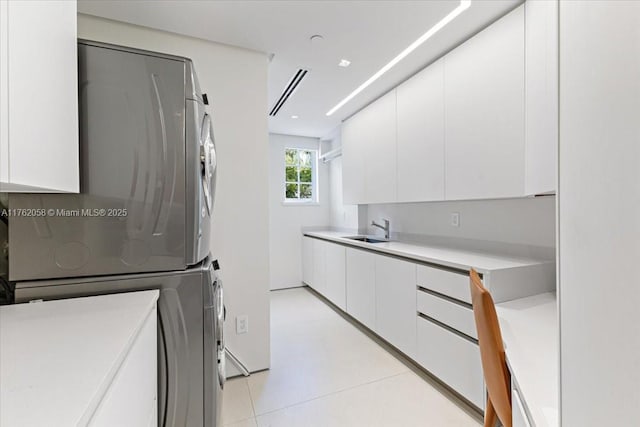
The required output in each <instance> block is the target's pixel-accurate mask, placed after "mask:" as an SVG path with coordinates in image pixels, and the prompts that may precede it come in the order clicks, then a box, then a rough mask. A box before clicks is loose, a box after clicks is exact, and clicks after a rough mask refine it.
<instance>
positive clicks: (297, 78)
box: [269, 68, 309, 117]
mask: <svg viewBox="0 0 640 427" xmlns="http://www.w3.org/2000/svg"><path fill="white" fill-rule="evenodd" d="M307 72H309V70H305V69H302V68H300V69H298V71H297V72H296V74H295V75H294V76H293V77H292V78H291V80H289V83H288V84H287V86H286V87H285V88H284V90H283V91H282V94H281V95H280V98H278V101H277V102H276V104H275V105H274V106H273V108H272V109H271V112H270V113H269V115H270V116H272V117H273V116H275V115H276V114H278V111H280V109H281V108H282V106H283V105H284V103H285V102H287V99H289V97H290V96H291V95H293V93H294V92H295V91H296V89H298V86H299V85H300V82H301V81H302V79H304V76H306V75H307Z"/></svg>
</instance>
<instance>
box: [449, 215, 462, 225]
mask: <svg viewBox="0 0 640 427" xmlns="http://www.w3.org/2000/svg"><path fill="white" fill-rule="evenodd" d="M451 226H452V227H460V213H459V212H452V213H451Z"/></svg>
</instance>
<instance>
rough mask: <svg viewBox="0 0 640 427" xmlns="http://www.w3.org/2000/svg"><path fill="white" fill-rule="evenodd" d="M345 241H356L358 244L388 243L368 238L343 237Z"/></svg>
mask: <svg viewBox="0 0 640 427" xmlns="http://www.w3.org/2000/svg"><path fill="white" fill-rule="evenodd" d="M345 239H349V240H357V241H358V242H365V243H387V242H388V240H384V239H376V238H373V237H368V236H352V237H345Z"/></svg>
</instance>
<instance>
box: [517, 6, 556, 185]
mask: <svg viewBox="0 0 640 427" xmlns="http://www.w3.org/2000/svg"><path fill="white" fill-rule="evenodd" d="M524 7H525V55H526V56H525V64H526V72H525V99H526V104H525V112H526V118H525V130H526V131H525V141H526V143H525V145H526V157H525V160H526V179H525V193H526V194H527V195H535V194H542V193H554V192H555V191H556V174H557V172H556V171H557V158H558V157H557V151H558V2H557V1H555V0H545V1H542V0H529V1H527V2H525V5H524Z"/></svg>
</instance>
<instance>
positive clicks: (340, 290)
mask: <svg viewBox="0 0 640 427" xmlns="http://www.w3.org/2000/svg"><path fill="white" fill-rule="evenodd" d="M345 252H346V248H345V247H344V246H342V245H338V244H334V243H327V246H326V265H327V273H326V294H325V296H326V297H327V299H328V300H329V301H331V302H332V303H334V304H335V305H337V306H338V307H340V308H341V309H342V310H346V308H347V305H346V301H347V289H346V268H345V267H346V264H345V262H346V261H345V256H346V255H345Z"/></svg>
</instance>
